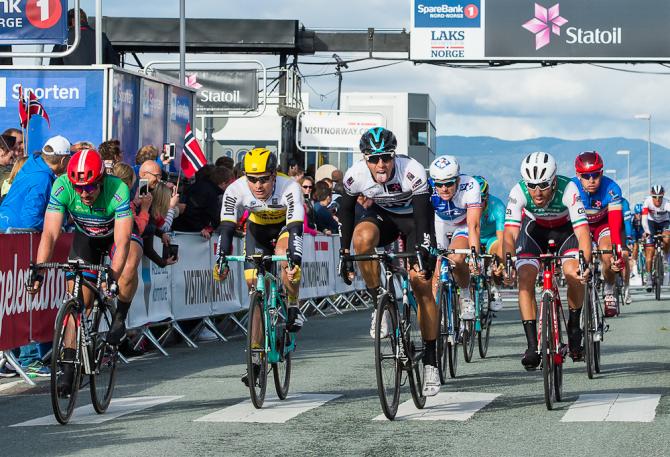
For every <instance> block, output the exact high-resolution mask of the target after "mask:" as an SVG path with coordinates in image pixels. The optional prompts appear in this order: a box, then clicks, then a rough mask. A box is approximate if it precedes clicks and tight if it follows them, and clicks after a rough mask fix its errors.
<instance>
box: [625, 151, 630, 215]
mask: <svg viewBox="0 0 670 457" xmlns="http://www.w3.org/2000/svg"><path fill="white" fill-rule="evenodd" d="M626 159H627V160H628V177H627V178H626V187H627V190H628V202H629V203H630V151H628V155H627V157H626Z"/></svg>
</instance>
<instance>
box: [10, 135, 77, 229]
mask: <svg viewBox="0 0 670 457" xmlns="http://www.w3.org/2000/svg"><path fill="white" fill-rule="evenodd" d="M69 161H70V142H69V141H68V140H67V139H65V138H64V137H62V136H55V137H53V138H50V139H49V140H48V141H47V142H46V144H45V145H44V147H43V148H42V153H41V154H35V155H32V156H30V157H29V158H28V160H27V162H26V164H25V165H24V166H23V168H22V169H21V171H19V173H18V175H17V176H16V179H15V180H14V182H13V183H12V187H11V189H10V190H9V193H8V194H7V195H6V196H5V199H4V200H3V201H2V204H1V205H0V230H3V231H4V230H7V229H8V228H9V227H13V228H22V229H34V230H42V226H43V225H44V212H45V210H46V208H47V204H48V203H49V197H50V195H51V186H52V185H53V182H54V181H55V180H56V177H58V176H59V175H61V174H63V173H64V172H65V170H66V169H67V164H68V162H69Z"/></svg>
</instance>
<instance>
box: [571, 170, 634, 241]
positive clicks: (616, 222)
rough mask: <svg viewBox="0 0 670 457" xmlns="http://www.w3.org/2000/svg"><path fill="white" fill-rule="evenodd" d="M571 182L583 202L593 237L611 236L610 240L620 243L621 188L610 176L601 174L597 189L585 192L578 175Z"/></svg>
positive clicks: (621, 222) (621, 218) (621, 223)
mask: <svg viewBox="0 0 670 457" xmlns="http://www.w3.org/2000/svg"><path fill="white" fill-rule="evenodd" d="M572 182H573V183H575V185H576V186H577V190H579V196H580V197H581V198H582V203H584V209H585V210H586V219H587V220H588V221H589V226H590V229H591V233H592V234H593V239H594V240H596V241H597V242H600V238H602V237H605V236H611V238H612V242H613V243H614V244H616V245H621V244H622V241H621V230H622V228H623V214H622V206H621V200H622V199H623V197H622V196H621V188H620V187H619V185H618V184H617V183H616V182H614V180H612V179H611V178H609V177H607V176H603V177H602V178H601V180H600V186H598V190H596V191H595V192H593V193H590V192H587V191H586V190H585V189H584V186H582V183H581V181H580V179H579V178H578V177H574V178H572Z"/></svg>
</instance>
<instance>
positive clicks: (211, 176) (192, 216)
mask: <svg viewBox="0 0 670 457" xmlns="http://www.w3.org/2000/svg"><path fill="white" fill-rule="evenodd" d="M230 179H231V171H230V170H228V169H227V168H222V167H215V166H213V165H205V167H203V168H201V169H200V170H198V172H197V173H196V174H195V183H194V184H193V185H192V186H191V187H190V188H189V189H187V190H186V192H185V196H184V200H185V203H186V209H185V211H184V213H183V214H181V215H180V216H179V217H178V218H177V219H176V220H175V221H174V224H173V228H174V230H177V231H180V232H200V234H201V235H202V236H203V237H204V238H206V239H209V238H210V237H211V234H212V231H213V230H214V229H216V228H217V227H218V226H219V222H220V220H221V203H220V199H219V196H221V195H223V191H224V190H225V188H226V187H227V185H228V182H229V181H230Z"/></svg>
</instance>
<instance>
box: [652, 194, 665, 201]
mask: <svg viewBox="0 0 670 457" xmlns="http://www.w3.org/2000/svg"><path fill="white" fill-rule="evenodd" d="M651 198H653V199H654V200H661V199H662V198H663V195H652V196H651Z"/></svg>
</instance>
